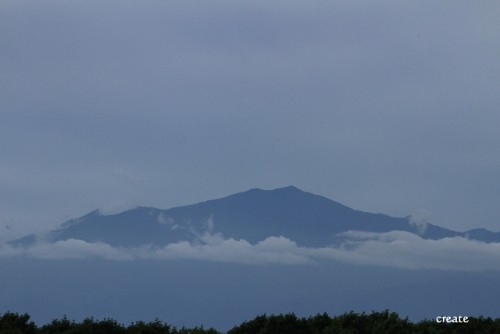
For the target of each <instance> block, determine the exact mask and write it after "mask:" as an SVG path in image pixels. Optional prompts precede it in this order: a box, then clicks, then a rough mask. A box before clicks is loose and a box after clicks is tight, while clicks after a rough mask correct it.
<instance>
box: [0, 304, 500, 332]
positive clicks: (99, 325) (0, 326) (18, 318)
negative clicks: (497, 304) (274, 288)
mask: <svg viewBox="0 0 500 334" xmlns="http://www.w3.org/2000/svg"><path fill="white" fill-rule="evenodd" d="M469 319H470V320H469V322H468V323H437V322H436V321H435V320H423V321H420V322H417V323H413V322H411V321H409V320H408V318H404V319H403V318H401V317H400V316H399V315H398V314H397V313H395V312H389V311H388V310H385V311H382V312H375V311H373V312H372V313H370V314H367V313H355V312H349V313H344V314H342V315H338V316H333V317H331V316H329V315H328V314H326V313H324V314H317V315H315V316H311V317H308V318H305V317H302V318H300V317H297V316H296V315H295V314H293V313H288V314H279V315H265V314H264V315H259V316H257V317H256V318H255V319H253V320H250V321H245V322H243V323H241V324H240V325H237V326H235V327H233V328H232V329H230V330H229V331H228V332H227V334H295V333H296V334H330V333H331V334H334V333H335V334H337V333H339V334H364V333H370V334H378V333H380V334H392V333H394V334H396V333H397V334H399V333H418V334H431V333H432V334H441V333H442V334H460V333H464V334H465V333H467V334H469V333H485V334H488V333H500V318H497V319H492V318H489V317H488V318H485V317H470V318H469ZM56 333H57V334H160V333H161V334H221V333H222V332H219V331H217V330H215V329H213V328H209V329H205V328H203V326H201V327H194V328H184V327H183V328H180V329H178V328H176V327H175V326H172V325H169V324H167V323H165V322H162V321H160V320H155V321H151V322H143V321H137V322H133V323H131V324H130V325H128V326H124V325H123V324H120V323H118V322H117V321H116V320H113V319H103V320H95V319H94V318H86V319H84V320H82V321H81V322H76V321H71V320H68V319H67V318H66V317H63V318H62V319H54V320H53V321H52V322H50V323H48V324H45V325H43V326H37V325H36V324H35V323H34V322H32V321H30V316H29V315H28V314H19V313H13V312H6V313H4V314H3V315H2V316H1V317H0V334H56Z"/></svg>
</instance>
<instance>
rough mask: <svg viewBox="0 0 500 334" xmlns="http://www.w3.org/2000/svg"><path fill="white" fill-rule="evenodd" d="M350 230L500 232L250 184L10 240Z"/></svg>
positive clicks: (158, 240)
mask: <svg viewBox="0 0 500 334" xmlns="http://www.w3.org/2000/svg"><path fill="white" fill-rule="evenodd" d="M349 230H356V231H366V232H377V233H381V232H389V231H406V232H410V233H414V234H417V235H419V236H420V237H421V238H424V239H441V238H446V237H456V236H459V237H466V238H469V239H475V240H479V241H483V242H499V241H500V232H497V233H495V232H492V231H489V230H486V229H480V228H478V229H473V230H469V231H465V232H458V231H453V230H450V229H446V228H443V227H440V226H437V225H433V224H430V223H426V222H415V221H414V220H413V219H412V218H411V216H408V217H391V216H388V215H385V214H374V213H368V212H362V211H357V210H354V209H351V208H349V207H347V206H345V205H342V204H340V203H338V202H335V201H333V200H330V199H328V198H325V197H322V196H319V195H315V194H312V193H308V192H305V191H302V190H300V189H298V188H296V187H293V186H289V187H285V188H279V189H274V190H262V189H251V190H248V191H245V192H241V193H237V194H234V195H230V196H227V197H224V198H220V199H215V200H209V201H206V202H201V203H197V204H192V205H187V206H180V207H174V208H171V209H167V210H161V209H156V208H152V207H138V208H135V209H131V210H127V211H124V212H121V213H118V214H113V215H103V214H101V213H100V212H99V211H98V210H95V211H93V212H90V213H88V214H86V215H84V216H82V217H80V218H76V219H72V220H69V221H67V222H66V223H64V224H62V225H61V227H60V228H59V229H56V230H53V231H50V232H48V233H46V234H45V235H43V236H41V235H28V236H25V237H23V238H21V239H17V240H14V241H12V242H11V244H13V245H25V246H27V245H30V244H34V243H35V242H36V241H37V240H43V241H46V242H54V241H58V240H67V239H80V240H84V241H87V242H103V243H107V244H109V245H112V246H117V247H135V246H140V245H145V244H149V245H155V246H156V245H157V246H163V245H167V244H169V243H174V242H179V241H189V242H194V243H196V242H200V243H202V242H203V241H202V240H201V239H202V238H201V237H202V236H203V235H205V234H207V233H210V234H212V233H220V234H222V235H223V236H224V237H226V238H234V239H245V240H247V241H249V242H251V243H256V242H258V241H261V240H264V239H265V238H267V237H270V236H284V237H286V238H288V239H290V240H293V241H295V242H297V244H298V245H301V246H315V247H319V246H326V245H330V244H333V243H335V242H336V241H338V240H339V238H341V237H342V235H341V233H342V232H346V231H349Z"/></svg>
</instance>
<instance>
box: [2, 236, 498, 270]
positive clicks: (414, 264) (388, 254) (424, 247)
mask: <svg viewBox="0 0 500 334" xmlns="http://www.w3.org/2000/svg"><path fill="white" fill-rule="evenodd" d="M341 236H342V237H343V240H344V241H343V242H342V243H341V244H340V245H338V246H327V247H318V248H311V247H301V246H299V245H297V244H296V243H295V242H294V241H292V240H290V239H287V238H285V237H282V236H279V237H275V236H271V237H268V238H266V239H264V240H262V241H260V242H258V243H256V244H250V243H249V242H247V241H246V240H236V239H233V238H224V237H223V236H222V235H221V234H218V233H216V234H209V233H206V234H204V235H203V236H201V237H200V239H199V240H197V242H193V243H190V242H187V241H182V242H177V243H172V244H169V245H167V246H165V247H156V246H151V245H144V246H141V247H135V248H119V247H112V246H110V245H108V244H105V243H100V242H97V243H89V242H86V241H83V240H76V239H68V240H64V241H57V242H54V243H38V244H35V245H33V246H30V247H20V246H19V247H13V246H10V245H2V246H0V258H2V257H3V258H6V257H22V256H25V257H30V258H37V259H87V258H98V259H107V260H119V261H133V260H141V259H156V260H201V261H215V262H227V263H241V264H252V265H266V264H279V265H310V264H320V263H322V262H325V261H340V262H345V263H353V264H359V265H378V266H388V267H397V268H407V269H443V270H465V271H471V270H499V269H500V243H484V242H480V241H475V240H469V239H466V238H462V237H454V238H444V239H440V240H425V239H422V238H420V237H419V236H417V235H415V234H412V233H408V232H402V231H392V232H388V233H370V232H360V231H348V232H345V233H343V234H342V235H341Z"/></svg>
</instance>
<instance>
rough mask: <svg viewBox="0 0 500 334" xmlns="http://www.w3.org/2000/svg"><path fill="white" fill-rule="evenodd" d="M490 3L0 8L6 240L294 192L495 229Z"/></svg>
mask: <svg viewBox="0 0 500 334" xmlns="http://www.w3.org/2000/svg"><path fill="white" fill-rule="evenodd" d="M499 15H500V2H498V1H396V0H394V1H376V2H373V1H314V2H311V1H123V0H120V1H118V0H110V1H80V0H75V1H62V0H61V1H44V0H41V1H38V0H37V1H19V0H15V1H14V0H3V1H1V2H0V228H1V233H0V239H7V238H9V237H11V236H17V235H20V234H23V233H25V232H27V231H38V230H42V229H46V228H53V227H55V226H56V225H57V224H59V223H62V222H63V221H65V220H67V219H70V218H73V217H77V216H80V215H82V214H85V213H87V212H88V211H90V210H93V209H95V208H103V209H104V210H106V211H108V212H111V211H116V210H120V209H125V208H129V207H132V206H135V205H148V206H156V207H159V208H169V207H172V206H176V205H182V204H190V203H194V202H198V201H203V200H206V199H212V198H217V197H222V196H225V195H229V194H231V193H234V192H239V191H243V190H247V189H249V188H254V187H259V188H264V189H271V188H275V187H281V186H286V185H292V184H293V185H296V186H297V187H299V188H302V189H303V190H306V191H310V192H313V193H317V194H321V195H324V196H327V197H329V198H332V199H334V200H337V201H340V202H342V203H344V204H346V205H348V206H351V207H353V208H356V209H361V210H364V211H371V212H383V213H387V214H390V215H394V216H406V215H408V214H417V215H419V216H422V217H423V218H426V219H428V220H430V221H431V222H433V223H435V224H439V225H442V226H446V227H449V228H453V229H457V230H465V229H468V228H473V227H478V226H482V227H487V228H489V229H492V230H495V231H498V230H500V227H499V226H500V225H499V223H500V205H499V204H500V131H499V128H500V111H499V106H500V43H499V41H500V20H498V17H499Z"/></svg>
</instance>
